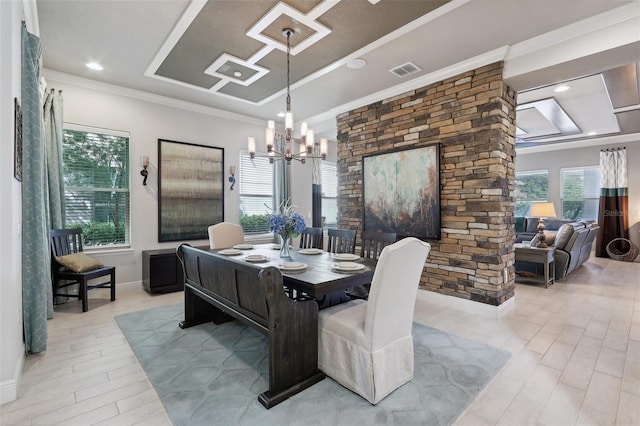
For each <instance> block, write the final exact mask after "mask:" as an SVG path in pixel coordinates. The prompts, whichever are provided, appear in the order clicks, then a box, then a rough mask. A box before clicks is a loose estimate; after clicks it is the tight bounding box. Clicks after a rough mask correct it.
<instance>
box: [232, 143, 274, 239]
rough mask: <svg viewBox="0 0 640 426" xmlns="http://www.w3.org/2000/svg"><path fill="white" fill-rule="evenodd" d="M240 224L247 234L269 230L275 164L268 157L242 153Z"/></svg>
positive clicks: (262, 232)
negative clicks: (252, 156)
mask: <svg viewBox="0 0 640 426" xmlns="http://www.w3.org/2000/svg"><path fill="white" fill-rule="evenodd" d="M238 183H239V188H238V191H239V196H240V225H242V229H243V230H244V233H245V234H247V235H248V234H264V233H267V232H269V227H268V225H267V206H269V207H272V205H273V164H271V163H270V162H269V158H268V157H258V156H256V157H255V158H254V159H253V160H252V159H251V157H250V156H249V154H248V153H244V152H243V153H241V154H240V171H239V178H238Z"/></svg>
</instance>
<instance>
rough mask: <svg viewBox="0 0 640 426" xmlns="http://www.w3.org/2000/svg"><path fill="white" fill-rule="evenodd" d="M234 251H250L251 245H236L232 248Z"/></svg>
mask: <svg viewBox="0 0 640 426" xmlns="http://www.w3.org/2000/svg"><path fill="white" fill-rule="evenodd" d="M233 248H234V249H238V250H251V249H252V248H253V245H251V244H236V245H235V246H233Z"/></svg>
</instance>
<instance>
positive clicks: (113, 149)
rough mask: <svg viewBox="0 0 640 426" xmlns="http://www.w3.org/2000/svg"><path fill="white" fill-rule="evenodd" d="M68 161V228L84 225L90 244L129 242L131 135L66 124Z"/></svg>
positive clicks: (64, 155) (65, 167)
mask: <svg viewBox="0 0 640 426" xmlns="http://www.w3.org/2000/svg"><path fill="white" fill-rule="evenodd" d="M62 162H63V174H64V199H65V227H67V228H76V227H77V228H82V238H83V245H84V246H85V247H97V246H128V245H129V241H130V238H129V235H130V226H129V223H130V205H129V199H130V197H129V134H128V133H124V132H116V131H111V130H107V129H93V128H89V127H86V128H85V127H83V126H65V129H64V131H63V142H62Z"/></svg>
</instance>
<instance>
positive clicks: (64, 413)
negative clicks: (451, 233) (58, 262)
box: [0, 256, 640, 426]
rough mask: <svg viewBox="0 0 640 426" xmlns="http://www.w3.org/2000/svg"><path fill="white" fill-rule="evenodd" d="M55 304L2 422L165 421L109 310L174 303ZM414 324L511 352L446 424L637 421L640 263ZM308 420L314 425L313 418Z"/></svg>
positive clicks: (427, 313)
mask: <svg viewBox="0 0 640 426" xmlns="http://www.w3.org/2000/svg"><path fill="white" fill-rule="evenodd" d="M100 291H101V290H93V291H92V292H90V297H91V300H90V303H89V306H90V310H89V311H88V312H86V313H81V309H80V305H79V303H78V302H71V303H68V304H66V305H63V306H57V307H56V315H55V318H54V319H52V320H50V321H49V323H48V328H49V340H48V350H47V351H46V352H45V353H43V354H37V355H30V356H28V357H27V359H26V361H25V367H24V374H23V376H22V379H21V382H20V387H19V398H18V399H17V400H16V401H13V402H11V403H8V404H4V405H3V406H2V407H1V408H0V424H1V425H2V426H9V425H53V424H60V425H83V426H84V425H134V424H136V425H137V424H140V425H153V426H156V425H170V424H171V421H170V420H169V418H168V417H167V415H166V413H165V410H164V407H163V405H162V403H161V402H160V400H159V398H158V396H157V394H156V392H155V390H154V389H153V386H152V385H151V383H150V382H149V380H148V379H147V377H146V375H145V373H144V371H143V370H142V367H141V366H140V364H139V363H138V361H137V360H136V358H135V356H134V355H133V352H132V350H131V348H130V347H129V345H128V344H127V341H126V340H125V338H124V336H123V335H122V332H121V331H120V329H119V327H118V325H117V324H116V322H115V320H114V316H115V315H118V314H121V313H126V312H133V311H137V310H142V309H148V308H151V307H155V306H161V305H166V304H174V303H179V302H181V301H182V297H183V296H182V293H171V294H165V295H157V296H150V295H148V294H147V293H146V292H144V290H142V288H141V287H140V286H137V285H122V286H119V287H118V295H117V296H118V299H117V300H116V301H115V302H109V300H108V295H107V293H106V291H105V292H104V293H100ZM415 317H416V321H418V322H421V323H423V324H426V325H429V326H432V327H435V328H439V329H441V330H445V331H447V332H449V333H453V334H457V335H459V336H463V337H467V338H470V339H474V340H477V341H482V342H484V343H487V344H490V345H492V346H494V347H498V348H503V349H506V350H508V351H510V352H512V353H513V356H512V358H511V359H510V361H509V362H508V363H507V365H506V366H505V367H504V369H503V370H502V371H501V372H500V373H499V374H498V375H497V376H496V377H495V378H494V380H493V381H492V382H491V383H490V384H489V385H488V386H487V387H486V388H485V389H484V390H483V391H482V392H481V393H480V395H479V396H478V397H477V398H476V399H475V400H474V402H473V403H472V404H471V405H470V406H469V407H467V409H466V410H465V411H464V412H463V413H462V414H461V416H460V417H459V418H458V420H457V421H456V423H455V424H456V425H518V426H520V425H529V424H531V425H629V426H635V425H640V408H639V407H640V263H628V262H616V261H611V260H608V259H599V258H594V257H593V256H592V258H591V260H590V261H589V262H587V263H585V264H584V265H583V266H582V267H580V268H579V269H578V270H576V271H575V272H574V273H573V274H572V275H571V276H570V278H569V279H567V280H564V281H560V282H558V283H556V284H554V285H553V286H551V287H549V288H548V289H545V288H544V287H543V286H533V285H521V284H517V285H516V299H515V304H514V306H513V309H511V310H510V311H509V312H508V313H507V314H506V315H504V316H503V317H502V318H500V319H494V318H486V317H482V316H478V315H476V314H471V313H468V312H464V311H461V310H457V309H453V308H448V307H443V306H440V305H437V304H433V303H429V302H425V301H423V300H418V302H417V303H416V311H415ZM319 420H320V419H313V423H314V424H321V420H320V421H319Z"/></svg>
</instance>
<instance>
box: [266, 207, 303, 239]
mask: <svg viewBox="0 0 640 426" xmlns="http://www.w3.org/2000/svg"><path fill="white" fill-rule="evenodd" d="M267 224H268V225H269V231H271V232H274V233H276V234H280V235H281V236H282V237H284V238H287V237H291V238H294V237H297V236H298V235H299V234H300V232H302V231H303V230H304V229H305V228H306V227H307V224H306V223H305V221H304V216H302V215H301V214H300V213H298V212H296V211H293V206H284V208H283V209H282V213H271V214H269V215H268V216H267Z"/></svg>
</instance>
